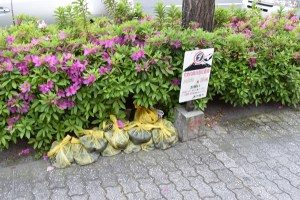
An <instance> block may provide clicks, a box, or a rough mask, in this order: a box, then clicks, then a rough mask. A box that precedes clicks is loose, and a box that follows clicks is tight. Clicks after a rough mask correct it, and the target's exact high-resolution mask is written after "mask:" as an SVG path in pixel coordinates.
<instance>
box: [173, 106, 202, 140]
mask: <svg viewBox="0 0 300 200" xmlns="http://www.w3.org/2000/svg"><path fill="white" fill-rule="evenodd" d="M174 125H175V127H176V129H177V131H178V134H179V140H180V141H181V142H184V141H189V140H191V139H194V138H197V137H200V136H203V135H204V134H205V133H204V128H203V126H204V125H205V124H204V113H203V112H202V111H200V110H193V111H187V110H186V109H185V108H184V107H183V106H179V107H176V109H175V124H174Z"/></svg>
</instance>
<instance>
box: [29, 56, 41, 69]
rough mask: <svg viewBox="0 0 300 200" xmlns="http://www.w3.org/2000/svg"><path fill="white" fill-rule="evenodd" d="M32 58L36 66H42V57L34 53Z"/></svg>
mask: <svg viewBox="0 0 300 200" xmlns="http://www.w3.org/2000/svg"><path fill="white" fill-rule="evenodd" d="M31 60H32V62H33V64H34V66H35V67H40V66H41V65H42V60H41V59H40V57H39V56H35V55H33V56H31Z"/></svg>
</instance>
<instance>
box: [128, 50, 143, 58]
mask: <svg viewBox="0 0 300 200" xmlns="http://www.w3.org/2000/svg"><path fill="white" fill-rule="evenodd" d="M141 58H145V51H144V50H139V51H137V52H134V53H133V54H132V55H131V59H132V60H133V61H138V60H140V59H141Z"/></svg>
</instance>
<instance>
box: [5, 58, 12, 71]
mask: <svg viewBox="0 0 300 200" xmlns="http://www.w3.org/2000/svg"><path fill="white" fill-rule="evenodd" d="M4 66H5V70H6V71H7V72H12V71H13V70H14V66H13V64H12V63H11V61H10V60H9V61H5V62H4Z"/></svg>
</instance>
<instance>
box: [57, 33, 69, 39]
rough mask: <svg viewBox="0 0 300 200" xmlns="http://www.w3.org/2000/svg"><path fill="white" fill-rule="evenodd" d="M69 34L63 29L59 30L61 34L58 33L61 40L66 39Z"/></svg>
mask: <svg viewBox="0 0 300 200" xmlns="http://www.w3.org/2000/svg"><path fill="white" fill-rule="evenodd" d="M67 36H68V35H67V34H66V33H65V32H63V31H61V32H59V34H58V38H59V39H60V40H64V39H66V38H67Z"/></svg>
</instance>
